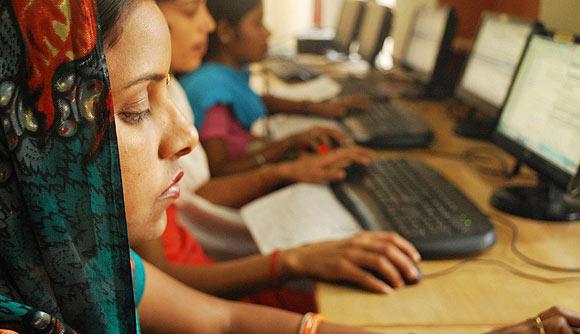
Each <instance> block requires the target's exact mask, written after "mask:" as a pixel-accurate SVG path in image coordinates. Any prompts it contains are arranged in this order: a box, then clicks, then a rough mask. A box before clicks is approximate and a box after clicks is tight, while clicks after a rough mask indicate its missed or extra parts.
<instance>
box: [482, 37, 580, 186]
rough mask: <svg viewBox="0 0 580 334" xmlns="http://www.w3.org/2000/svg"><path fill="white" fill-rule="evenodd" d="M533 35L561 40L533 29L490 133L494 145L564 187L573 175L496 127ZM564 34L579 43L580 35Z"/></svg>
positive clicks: (544, 177)
mask: <svg viewBox="0 0 580 334" xmlns="http://www.w3.org/2000/svg"><path fill="white" fill-rule="evenodd" d="M535 36H542V37H547V38H549V39H552V40H561V39H560V38H559V37H558V36H559V34H558V33H555V32H553V31H541V30H540V31H535V32H533V33H532V34H531V35H530V38H529V39H528V43H527V44H526V48H525V50H524V54H523V56H522V58H521V59H520V62H519V63H518V67H517V69H516V72H515V73H516V74H515V75H514V79H513V80H512V83H511V85H510V88H509V91H508V95H507V97H506V99H505V101H504V105H503V106H502V109H501V113H500V115H499V117H498V122H497V126H496V128H495V131H494V133H493V135H492V141H493V143H494V144H495V145H497V146H498V147H500V148H501V149H503V150H504V151H506V152H508V153H509V154H511V155H512V156H514V157H515V158H516V159H517V160H518V161H519V162H522V163H525V164H526V165H528V166H530V167H531V168H532V169H533V170H535V171H536V172H537V173H538V174H539V175H541V177H542V178H543V179H546V178H547V179H549V180H550V181H551V182H553V183H554V184H556V185H557V186H559V187H562V188H565V187H566V186H567V185H568V183H570V181H571V180H572V178H573V176H574V175H573V174H572V173H569V172H568V171H566V170H563V169H562V168H560V167H558V166H557V165H555V164H553V163H551V162H550V161H548V160H547V159H545V158H544V157H542V156H540V155H539V154H537V153H535V152H534V151H532V150H530V149H528V148H527V147H524V146H523V145H521V144H520V143H518V142H517V141H515V140H512V139H511V138H509V137H507V136H505V135H503V134H502V133H501V132H499V131H498V128H499V125H500V119H501V116H502V115H501V114H502V113H503V111H504V108H505V105H506V104H507V102H508V101H509V98H510V96H511V94H512V90H513V88H514V85H515V81H516V80H515V79H516V78H517V75H518V73H519V71H520V68H521V66H522V64H523V62H524V59H525V58H526V54H527V52H528V49H529V48H530V45H531V41H532V40H533V38H534V37H535ZM566 36H572V40H571V42H572V43H574V44H580V37H579V36H577V35H572V34H566Z"/></svg>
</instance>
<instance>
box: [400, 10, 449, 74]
mask: <svg viewBox="0 0 580 334" xmlns="http://www.w3.org/2000/svg"><path fill="white" fill-rule="evenodd" d="M422 10H446V11H447V22H446V23H445V30H444V31H443V36H442V38H441V43H439V50H437V58H436V60H435V66H433V70H432V71H430V72H425V71H421V70H418V69H417V68H415V67H414V66H413V65H411V64H409V63H408V62H407V56H408V53H409V48H410V47H411V42H412V38H413V35H414V32H415V25H416V24H417V19H418V17H419V14H420V13H421V11H422ZM456 21H457V17H456V13H455V10H454V9H453V7H451V6H449V5H444V6H436V7H429V6H421V7H419V8H417V10H416V11H415V14H414V18H413V26H412V29H410V30H409V33H408V36H407V39H406V42H405V52H404V55H403V57H402V61H401V66H402V67H403V68H405V69H407V70H410V71H411V73H412V75H413V77H414V78H415V79H416V80H417V81H419V82H421V83H422V84H424V85H428V84H430V83H431V82H433V81H434V80H435V79H436V77H437V76H439V75H440V72H441V71H442V70H443V69H442V67H443V66H444V65H445V64H444V60H445V59H444V58H446V57H448V56H449V55H448V54H446V53H448V52H450V51H451V44H452V43H453V38H454V37H455V36H454V35H455V32H456V29H457V22H456ZM446 44H448V45H446ZM446 49H447V50H446Z"/></svg>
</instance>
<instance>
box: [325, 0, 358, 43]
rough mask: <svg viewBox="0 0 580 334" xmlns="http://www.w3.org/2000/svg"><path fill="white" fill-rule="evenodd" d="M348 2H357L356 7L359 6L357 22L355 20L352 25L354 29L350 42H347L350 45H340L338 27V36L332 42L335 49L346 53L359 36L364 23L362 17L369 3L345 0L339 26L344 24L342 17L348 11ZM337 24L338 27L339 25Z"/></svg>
mask: <svg viewBox="0 0 580 334" xmlns="http://www.w3.org/2000/svg"><path fill="white" fill-rule="evenodd" d="M348 3H352V4H356V6H357V7H356V8H357V11H358V12H357V13H356V18H355V22H354V26H353V27H352V31H351V33H350V37H349V40H350V43H347V44H348V45H346V46H344V45H340V43H339V42H338V39H337V37H338V29H337V30H336V33H337V34H336V36H335V38H334V40H333V42H332V44H333V49H334V50H335V51H338V52H341V53H344V54H348V53H349V52H350V45H351V44H352V42H354V41H355V39H356V38H357V36H358V33H359V30H360V27H361V24H362V18H363V16H364V13H365V11H366V8H367V3H366V2H365V1H362V0H345V1H344V3H343V5H342V10H341V12H340V19H339V21H338V26H340V25H341V24H342V22H341V21H342V18H343V16H344V12H345V11H346V6H347V4H348ZM338 26H337V27H338Z"/></svg>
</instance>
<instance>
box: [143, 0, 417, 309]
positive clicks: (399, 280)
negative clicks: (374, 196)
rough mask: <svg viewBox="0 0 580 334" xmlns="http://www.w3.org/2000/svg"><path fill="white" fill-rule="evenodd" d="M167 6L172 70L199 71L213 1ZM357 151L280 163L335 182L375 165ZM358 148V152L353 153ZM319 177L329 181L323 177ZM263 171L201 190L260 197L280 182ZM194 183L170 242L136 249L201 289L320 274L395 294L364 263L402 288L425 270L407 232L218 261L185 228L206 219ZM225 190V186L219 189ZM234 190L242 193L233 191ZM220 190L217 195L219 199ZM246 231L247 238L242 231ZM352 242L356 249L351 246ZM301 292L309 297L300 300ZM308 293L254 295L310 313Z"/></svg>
mask: <svg viewBox="0 0 580 334" xmlns="http://www.w3.org/2000/svg"><path fill="white" fill-rule="evenodd" d="M160 7H161V10H162V11H163V13H164V14H165V17H166V19H167V21H168V23H169V25H170V27H171V30H170V32H171V37H172V42H173V43H172V53H173V54H174V55H175V54H177V55H179V57H175V56H174V57H172V63H171V70H173V71H187V70H189V71H191V70H193V69H195V68H196V67H197V66H198V65H199V63H200V62H201V59H202V56H203V52H199V51H197V50H204V49H205V48H204V47H200V48H197V49H196V48H191V47H189V45H191V44H194V43H192V42H191V40H199V41H205V40H206V38H207V34H208V33H209V32H211V31H212V30H213V28H214V24H213V20H212V18H211V16H209V14H208V11H207V8H206V5H205V4H204V3H201V2H188V3H180V2H178V1H171V0H166V1H164V2H161V3H160ZM196 37H197V38H196ZM169 88H170V89H169V90H170V93H171V97H172V98H173V100H174V102H175V103H176V105H178V106H180V109H181V110H182V111H183V112H184V114H185V115H186V116H187V115H191V114H190V113H188V111H191V109H190V108H189V106H188V103H187V100H186V99H185V98H184V93H183V91H182V90H181V88H180V86H179V83H177V82H174V81H172V82H170V84H169ZM355 150H356V148H350V149H341V150H337V151H335V152H331V153H329V154H328V155H326V156H322V157H313V158H309V159H301V160H298V161H295V162H284V163H280V164H276V165H274V166H280V167H281V168H283V167H284V166H288V167H292V166H294V165H298V164H301V163H302V161H305V162H306V163H305V164H304V168H303V169H302V170H303V171H304V173H303V176H300V174H296V178H297V180H300V181H325V180H328V181H332V180H337V179H339V178H341V177H343V176H344V172H342V168H344V167H346V166H347V165H348V164H350V163H351V162H352V161H354V162H358V163H366V162H368V161H367V160H366V159H367V157H366V156H365V154H364V153H365V151H364V150H362V149H360V150H359V151H360V152H355ZM351 152H353V153H356V154H351ZM192 160H195V161H198V162H199V161H200V160H202V161H203V160H204V156H203V151H201V150H200V148H198V149H197V151H196V152H194V153H193V154H190V155H187V156H185V157H183V158H182V159H181V165H182V166H183V167H184V168H185V169H186V170H189V171H191V172H192V173H190V174H193V173H194V172H195V173H196V174H197V172H199V171H203V170H204V169H207V167H206V166H204V164H203V163H197V164H196V163H195V161H194V162H192ZM326 165H328V166H332V165H338V166H339V167H335V168H337V171H340V172H342V173H340V174H339V175H337V176H336V178H333V175H332V173H328V172H327V171H326V170H325V169H324V168H320V169H319V166H320V167H323V166H326ZM274 166H269V167H267V168H263V169H261V170H260V171H258V172H257V173H260V174H262V175H263V173H265V172H267V171H268V170H269V169H270V168H273V167H274ZM289 170H292V168H290V169H289ZM317 174H320V175H321V176H322V177H323V178H320V177H318V176H317ZM258 175H259V174H256V173H244V174H237V175H232V176H229V177H220V178H213V179H211V180H209V181H208V182H207V183H205V184H204V185H203V186H201V188H200V189H199V190H198V193H201V194H205V195H206V197H209V198H211V200H212V202H214V203H219V204H222V205H228V204H240V205H241V204H245V203H246V202H248V201H249V200H251V199H253V198H255V197H254V195H262V194H264V193H266V192H268V191H271V190H272V189H273V187H274V186H276V184H275V183H273V182H272V181H274V180H275V179H273V178H272V179H271V180H272V181H270V182H269V183H266V185H265V186H264V183H263V182H258V183H257V182H256V180H259V176H258ZM197 176H199V175H197ZM189 181H190V180H189V179H188V178H186V179H185V180H184V184H185V185H186V189H185V191H184V197H185V198H183V199H180V200H179V201H178V208H179V210H178V211H179V212H175V210H173V209H172V210H170V211H169V214H168V226H167V229H166V231H165V233H164V237H163V240H160V239H159V240H155V241H153V242H150V243H143V244H141V245H139V246H138V247H137V248H136V250H137V251H138V252H139V254H141V255H142V256H143V257H144V258H145V259H146V260H148V261H150V262H151V263H153V264H154V265H156V266H157V267H159V268H161V269H162V270H164V271H166V272H167V273H169V274H170V275H172V276H174V277H175V278H178V279H179V280H181V281H182V282H184V283H186V284H188V285H189V286H191V287H193V288H195V289H198V290H201V291H204V292H207V293H211V294H216V295H219V296H224V297H230V298H232V297H240V296H248V295H253V294H254V293H255V292H256V291H263V290H267V289H268V288H270V287H276V286H278V285H279V284H280V283H282V282H284V281H286V280H292V279H296V278H319V279H327V280H347V281H351V282H353V283H356V284H359V285H361V286H363V287H365V288H367V289H369V290H371V291H375V292H379V293H390V292H392V288H391V287H390V286H389V285H388V284H386V283H385V282H383V281H382V280H381V279H379V278H377V277H375V276H373V275H371V274H369V273H368V272H367V271H365V270H363V269H362V268H363V267H366V268H368V269H371V268H372V269H374V270H375V271H377V272H378V273H380V275H382V276H384V277H385V279H386V280H388V281H389V282H390V284H391V286H393V287H395V288H399V287H402V286H403V285H404V282H405V281H415V280H417V279H418V272H417V270H416V268H415V262H416V261H418V259H419V255H418V253H417V251H416V250H415V249H414V248H413V246H411V245H410V244H409V243H408V242H406V241H405V240H403V239H402V238H401V237H399V236H397V235H394V234H390V233H366V234H361V235H359V236H356V237H353V238H351V239H348V240H342V241H338V242H329V243H323V244H317V245H310V246H305V247H302V248H297V249H291V250H285V251H282V252H280V253H275V254H272V255H270V256H261V255H254V256H249V257H246V258H242V259H238V260H235V261H226V262H222V263H215V262H214V260H213V259H212V258H209V257H207V256H206V255H205V252H204V250H203V249H202V248H201V247H200V246H199V244H198V243H197V241H196V240H194V239H193V237H192V236H190V235H189V234H188V231H187V230H186V229H185V228H184V227H182V225H183V224H187V223H188V222H184V221H183V220H182V219H183V218H185V219H187V218H192V219H194V220H196V221H200V220H203V218H204V217H203V214H202V213H201V212H200V210H199V209H196V208H192V206H195V204H196V203H192V202H191V201H189V199H188V196H189V195H190V194H189V191H190V189H188V188H190V187H192V185H191V184H189ZM218 189H220V190H221V191H217V190H218ZM233 189H236V191H232V190H233ZM238 189H239V190H238ZM212 194H216V195H217V196H212ZM179 218H181V219H179ZM178 219H179V221H178ZM212 223H215V221H214V220H210V222H208V223H207V231H208V232H207V233H204V237H207V236H208V235H211V234H212V232H213V234H221V232H220V230H223V229H224V224H221V225H214V226H211V224H212ZM232 230H235V229H233V228H229V229H226V231H227V233H224V238H223V239H224V241H223V242H224V243H226V242H229V245H224V246H225V247H227V246H229V247H230V248H234V249H236V250H238V251H239V244H240V239H241V240H242V241H243V240H245V239H246V238H240V235H238V234H233V233H232ZM237 230H239V231H245V232H246V235H247V239H249V238H250V237H249V235H248V232H247V230H246V229H245V228H244V227H243V226H242V225H240V226H238V229H237ZM239 234H241V235H242V236H243V233H242V232H240V233H239ZM349 245H351V246H350V247H349ZM225 247H224V248H225ZM357 258H358V259H357ZM363 258H367V260H363ZM202 265H203V266H202ZM297 296H303V297H302V298H296V297H297ZM308 297H309V294H305V293H296V292H295V291H294V293H288V291H282V292H280V291H276V292H274V294H271V293H270V294H260V295H257V296H256V295H253V296H252V299H251V300H252V301H254V302H257V303H262V304H267V305H272V306H279V307H284V308H289V309H291V310H296V311H302V312H305V311H309V310H312V309H313V302H312V301H311V300H310V298H308ZM281 300H283V302H281Z"/></svg>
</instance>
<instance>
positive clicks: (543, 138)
mask: <svg viewBox="0 0 580 334" xmlns="http://www.w3.org/2000/svg"><path fill="white" fill-rule="evenodd" d="M578 41H579V40H578V39H576V42H578ZM496 131H497V133H496V136H495V139H496V143H497V144H499V145H500V146H501V147H503V148H504V149H506V150H507V151H508V152H510V153H512V154H513V155H515V156H516V157H517V158H519V159H520V160H521V161H523V162H525V163H527V164H528V165H529V166H531V167H532V168H534V169H535V170H537V171H538V172H539V173H540V174H541V175H542V176H543V177H547V178H549V180H550V181H552V182H554V183H555V184H558V185H560V186H561V187H565V186H566V184H567V183H568V182H569V181H570V180H571V178H572V175H574V173H575V172H576V170H577V168H578V166H579V164H580V149H579V148H580V46H579V45H578V43H573V42H571V41H569V40H568V41H563V40H562V39H560V38H558V37H554V36H552V35H551V34H541V33H536V34H534V35H533V36H532V37H531V39H530V42H529V44H528V47H527V49H526V51H525V54H524V57H523V59H522V62H521V64H520V65H519V68H518V72H517V74H516V77H515V79H514V81H513V84H512V87H511V89H510V92H509V95H508V97H507V100H506V103H505V106H504V108H503V112H502V115H501V117H500V120H499V124H498V127H497V129H496Z"/></svg>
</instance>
